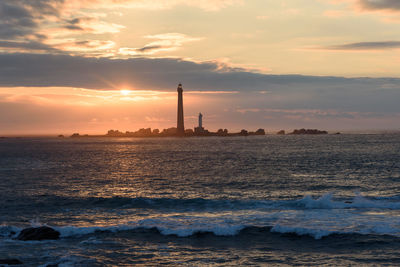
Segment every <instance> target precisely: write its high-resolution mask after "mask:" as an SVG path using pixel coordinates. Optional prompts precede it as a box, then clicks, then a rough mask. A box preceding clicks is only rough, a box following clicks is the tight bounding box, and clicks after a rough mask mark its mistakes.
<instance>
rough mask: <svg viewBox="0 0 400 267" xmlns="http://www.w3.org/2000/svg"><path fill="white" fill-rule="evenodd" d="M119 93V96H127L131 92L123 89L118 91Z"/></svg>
mask: <svg viewBox="0 0 400 267" xmlns="http://www.w3.org/2000/svg"><path fill="white" fill-rule="evenodd" d="M120 93H121V95H124V96H128V95H130V94H131V91H130V90H126V89H123V90H121V91H120Z"/></svg>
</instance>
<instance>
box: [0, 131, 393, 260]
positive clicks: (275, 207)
mask: <svg viewBox="0 0 400 267" xmlns="http://www.w3.org/2000/svg"><path fill="white" fill-rule="evenodd" d="M44 225H45V226H49V227H51V228H53V229H55V230H57V231H59V232H60V233H61V236H60V239H59V240H43V241H20V240H17V239H16V237H17V236H18V234H19V233H20V231H21V230H22V229H24V228H27V227H31V226H33V227H36V226H44ZM6 258H13V259H18V260H20V261H21V262H22V263H23V265H20V266H43V267H45V266H60V267H61V266H134V265H137V266H160V265H166V266H321V265H322V266H324V265H328V266H399V265H400V134H341V135H302V136H298V135H284V136H278V135H266V136H248V137H192V138H143V139H141V138H4V139H0V259H6Z"/></svg>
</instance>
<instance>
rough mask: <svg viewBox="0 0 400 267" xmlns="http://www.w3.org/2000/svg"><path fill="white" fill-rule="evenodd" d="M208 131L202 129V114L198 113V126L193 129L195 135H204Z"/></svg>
mask: <svg viewBox="0 0 400 267" xmlns="http://www.w3.org/2000/svg"><path fill="white" fill-rule="evenodd" d="M207 133H208V131H207V130H204V128H203V114H201V113H199V126H198V127H195V128H194V134H195V135H205V134H207Z"/></svg>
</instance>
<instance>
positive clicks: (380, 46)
mask: <svg viewBox="0 0 400 267" xmlns="http://www.w3.org/2000/svg"><path fill="white" fill-rule="evenodd" d="M397 48H400V41H384V42H359V43H349V44H341V45H331V46H323V47H315V48H314V49H323V50H350V51H358V50H387V49H397Z"/></svg>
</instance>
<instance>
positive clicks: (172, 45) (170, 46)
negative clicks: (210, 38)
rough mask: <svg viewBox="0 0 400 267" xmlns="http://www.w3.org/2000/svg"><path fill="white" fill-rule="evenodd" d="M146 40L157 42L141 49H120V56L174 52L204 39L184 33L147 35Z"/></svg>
mask: <svg viewBox="0 0 400 267" xmlns="http://www.w3.org/2000/svg"><path fill="white" fill-rule="evenodd" d="M145 38H147V39H156V40H155V41H153V42H150V43H148V44H146V45H145V46H143V47H140V48H129V47H122V48H120V49H119V54H121V55H130V56H142V55H153V54H156V53H159V52H167V51H174V50H177V49H179V48H180V47H182V45H183V44H184V43H187V42H193V41H199V40H201V39H202V38H194V37H190V36H187V35H185V34H182V33H164V34H156V35H147V36H145Z"/></svg>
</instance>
